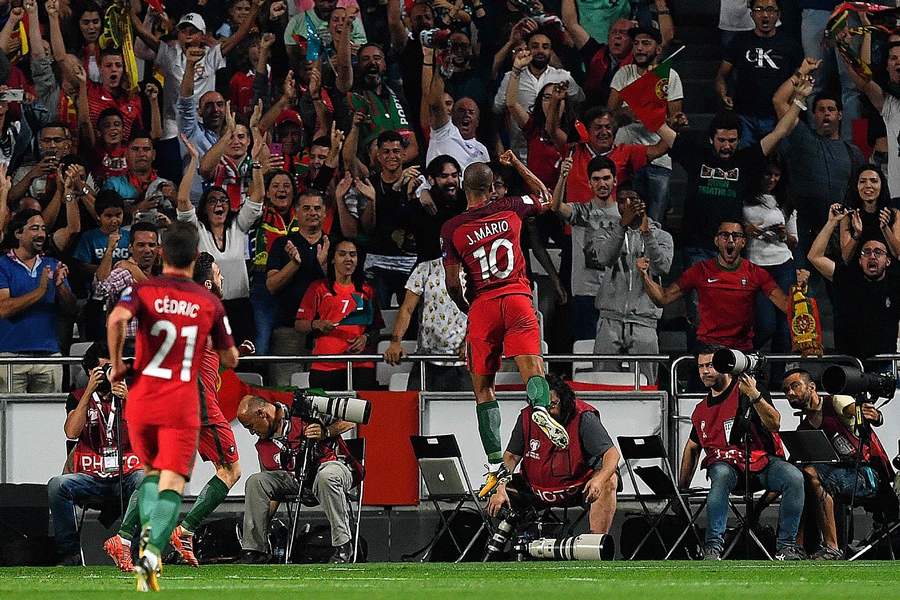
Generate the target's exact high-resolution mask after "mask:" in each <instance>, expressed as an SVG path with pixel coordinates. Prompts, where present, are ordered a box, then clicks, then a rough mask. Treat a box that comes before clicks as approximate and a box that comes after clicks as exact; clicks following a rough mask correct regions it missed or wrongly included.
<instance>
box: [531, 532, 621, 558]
mask: <svg viewBox="0 0 900 600" xmlns="http://www.w3.org/2000/svg"><path fill="white" fill-rule="evenodd" d="M526 549H527V550H528V554H530V555H531V556H533V557H534V558H544V559H549V560H612V559H613V558H614V557H615V555H616V545H615V543H614V542H613V539H612V538H611V537H610V536H608V535H606V534H603V533H586V534H584V535H579V536H577V537H567V538H562V539H553V538H545V539H540V540H535V541H533V542H531V543H530V544H528V545H527V547H526Z"/></svg>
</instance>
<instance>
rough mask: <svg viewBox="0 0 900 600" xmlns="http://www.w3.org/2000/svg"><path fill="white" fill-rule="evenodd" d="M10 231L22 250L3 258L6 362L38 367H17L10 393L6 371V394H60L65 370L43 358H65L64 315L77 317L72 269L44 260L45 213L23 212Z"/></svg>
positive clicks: (0, 331) (0, 280)
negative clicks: (29, 360)
mask: <svg viewBox="0 0 900 600" xmlns="http://www.w3.org/2000/svg"><path fill="white" fill-rule="evenodd" d="M10 228H11V231H12V232H13V234H14V235H15V237H16V240H17V242H18V244H17V246H16V247H15V248H13V249H12V250H10V251H9V253H8V254H6V255H5V256H0V357H15V356H27V357H34V359H35V363H33V364H28V365H21V366H16V367H14V368H13V373H12V382H11V384H9V388H7V385H8V382H7V381H6V374H7V371H6V369H5V368H2V369H0V390H3V391H6V390H7V389H9V390H11V391H12V392H17V393H26V392H32V393H52V392H59V391H60V390H61V388H62V365H48V364H45V363H42V362H41V357H47V356H60V353H59V342H58V341H57V338H56V325H57V319H58V314H59V312H64V313H69V314H71V313H73V312H74V311H75V296H74V295H73V294H72V291H71V290H70V289H69V284H68V282H67V281H66V275H67V274H68V269H67V268H66V265H64V264H62V263H60V262H59V261H58V260H56V259H55V258H48V257H46V256H44V255H43V248H44V242H45V241H46V240H47V227H46V225H44V219H43V218H42V217H41V213H40V212H39V211H36V210H34V209H26V210H22V211H19V212H18V213H16V216H15V217H13V220H12V223H11V224H10ZM57 305H58V306H57Z"/></svg>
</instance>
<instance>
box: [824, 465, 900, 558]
mask: <svg viewBox="0 0 900 600" xmlns="http://www.w3.org/2000/svg"><path fill="white" fill-rule="evenodd" d="M882 486H884V487H882ZM834 501H835V504H843V505H845V506H846V507H847V511H848V513H849V514H848V515H847V516H846V518H848V519H850V523H851V525H850V531H851V533H852V530H853V523H854V519H853V507H851V506H850V498H842V497H837V498H835V499H834ZM853 506H861V507H862V508H863V509H864V510H865V511H866V512H869V513H872V531H871V532H870V533H869V535H868V536H866V538H865V539H863V540H862V541H861V542H860V543H859V545H858V546H857V547H856V550H855V551H853V555H852V556H850V558H848V559H847V560H848V561H851V560H858V559H860V558H863V557H864V556H865V554H866V553H867V552H869V551H870V550H872V549H873V548H876V547H877V546H879V545H881V544H883V543H885V542H887V548H888V554H889V556H890V558H891V560H895V559H896V557H895V555H894V546H893V543H892V537H893V535H894V534H895V533H896V532H897V530H900V505H898V499H897V495H896V494H895V493H894V490H893V488H892V487H891V482H890V480H888V481H882V482H881V483H880V484H879V491H878V493H877V494H875V496H873V497H870V498H857V499H856V500H855V502H853ZM838 533H839V534H840V533H841V531H840V528H839V529H838ZM852 537H853V536H852V534H851V535H850V538H852ZM844 543H845V544H846V545H847V555H849V554H850V549H849V544H850V540H849V539H847V540H845V541H844ZM865 558H866V559H871V558H874V557H873V556H866V557H865Z"/></svg>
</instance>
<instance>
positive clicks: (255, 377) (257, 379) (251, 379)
mask: <svg viewBox="0 0 900 600" xmlns="http://www.w3.org/2000/svg"><path fill="white" fill-rule="evenodd" d="M235 375H237V378H238V379H240V380H241V381H243V382H244V383H249V384H250V385H253V386H256V387H262V386H263V376H262V375H260V374H259V373H235Z"/></svg>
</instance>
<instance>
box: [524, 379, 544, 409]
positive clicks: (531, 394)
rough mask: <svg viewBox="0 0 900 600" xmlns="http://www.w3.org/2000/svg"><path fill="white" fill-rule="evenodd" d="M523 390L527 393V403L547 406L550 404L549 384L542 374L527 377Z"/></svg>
mask: <svg viewBox="0 0 900 600" xmlns="http://www.w3.org/2000/svg"><path fill="white" fill-rule="evenodd" d="M525 391H526V393H527V394H528V403H529V404H530V405H531V406H542V407H544V408H548V407H549V406H550V386H549V385H547V380H546V379H544V376H543V375H534V376H533V377H531V378H529V379H528V383H527V384H526V385H525Z"/></svg>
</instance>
